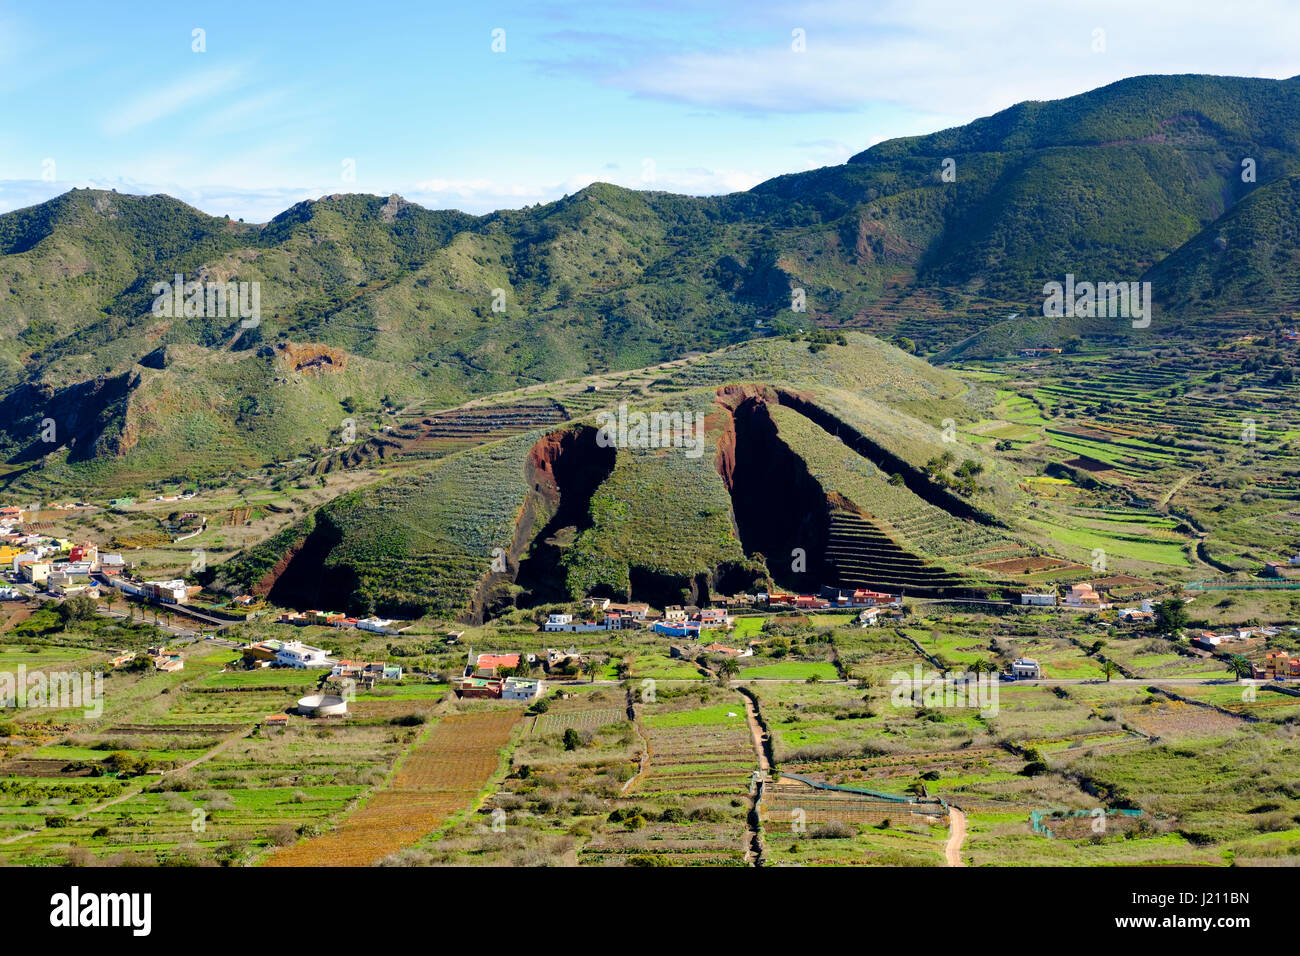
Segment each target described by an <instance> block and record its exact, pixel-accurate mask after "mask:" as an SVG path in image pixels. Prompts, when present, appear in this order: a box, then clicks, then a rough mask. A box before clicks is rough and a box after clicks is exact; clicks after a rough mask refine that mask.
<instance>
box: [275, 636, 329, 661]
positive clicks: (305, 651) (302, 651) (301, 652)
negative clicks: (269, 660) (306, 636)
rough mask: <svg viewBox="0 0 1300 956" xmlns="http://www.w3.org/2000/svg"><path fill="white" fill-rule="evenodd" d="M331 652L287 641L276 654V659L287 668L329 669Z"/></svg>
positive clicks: (300, 642) (298, 642)
mask: <svg viewBox="0 0 1300 956" xmlns="http://www.w3.org/2000/svg"><path fill="white" fill-rule="evenodd" d="M328 657H329V651H326V650H323V649H322V648H319V647H312V646H311V645H309V644H304V643H303V642H302V641H285V642H284V643H283V644H281V645H280V649H279V650H278V651H276V652H275V659H276V661H277V662H278V663H280V664H283V665H284V666H285V667H298V668H305V667H329V666H330V662H329V660H327V658H328Z"/></svg>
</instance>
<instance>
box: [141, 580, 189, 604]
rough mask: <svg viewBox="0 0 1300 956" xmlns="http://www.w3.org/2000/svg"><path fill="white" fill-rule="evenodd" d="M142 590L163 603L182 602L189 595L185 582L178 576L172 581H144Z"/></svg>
mask: <svg viewBox="0 0 1300 956" xmlns="http://www.w3.org/2000/svg"><path fill="white" fill-rule="evenodd" d="M144 590H145V594H147V595H148V596H149V597H151V598H153V599H154V600H156V601H162V602H163V603H164V604H184V603H185V599H186V598H187V597H189V591H188V590H187V589H186V587H185V582H184V581H182V580H181V579H180V578H176V579H175V580H173V581H146V582H144Z"/></svg>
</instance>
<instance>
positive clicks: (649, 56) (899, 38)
mask: <svg viewBox="0 0 1300 956" xmlns="http://www.w3.org/2000/svg"><path fill="white" fill-rule="evenodd" d="M756 19H760V18H759V17H758V16H757V15H756ZM782 21H784V24H788V27H786V26H784V25H782V26H780V28H779V29H777V28H776V24H779V23H782ZM761 22H762V24H763V25H764V26H765V27H770V28H772V30H771V34H772V35H774V39H773V40H771V41H768V42H766V43H764V44H762V45H757V46H753V45H751V46H737V45H735V44H734V42H731V43H728V42H727V38H728V37H730V36H732V35H733V34H732V33H731V32H730V31H726V30H719V31H717V34H716V35H717V37H718V38H719V39H718V40H717V41H716V42H715V44H714V45H713V46H711V47H708V46H704V45H703V44H702V43H701V42H698V41H697V42H696V43H695V44H694V48H693V49H689V50H686V51H682V52H671V53H664V52H662V51H661V50H660V48H659V47H653V48H648V51H647V53H646V55H644V56H643V57H642V58H640V59H639V60H633V61H631V62H627V61H623V62H621V63H619V64H618V65H617V66H610V67H609V68H608V69H607V71H606V72H605V73H604V74H603V75H600V80H601V82H603V83H605V84H606V85H608V86H612V87H616V88H620V89H624V90H627V91H628V92H630V93H633V94H636V95H640V96H646V97H651V98H656V99H663V100H668V101H672V102H677V103H685V104H689V105H692V106H696V107H701V108H709V109H720V110H729V111H738V112H742V113H754V114H770V113H781V112H787V113H807V112H815V111H827V112H831V111H835V112H854V111H858V110H862V109H864V108H867V107H869V106H871V105H873V104H880V103H890V104H894V105H896V106H899V107H902V108H904V109H907V110H910V111H914V112H917V113H920V114H925V115H929V116H932V117H936V118H943V119H945V120H946V121H947V122H949V123H955V122H965V121H967V120H969V119H971V118H973V117H975V116H978V115H984V114H988V113H992V112H995V111H997V110H1000V109H1003V108H1005V107H1007V106H1010V105H1012V104H1014V103H1016V102H1020V101H1022V100H1026V99H1048V98H1057V97H1062V96H1069V95H1072V94H1075V93H1079V92H1082V91H1084V90H1088V89H1092V88H1094V87H1096V86H1100V85H1104V84H1106V83H1109V82H1113V81H1115V80H1118V79H1121V78H1123V77H1125V76H1133V75H1137V74H1144V73H1190V72H1196V73H1220V74H1229V75H1249V76H1267V77H1273V78H1284V77H1288V76H1292V75H1295V74H1296V73H1300V53H1297V51H1296V49H1295V45H1294V37H1295V36H1296V35H1297V34H1298V33H1300V8H1297V7H1296V6H1295V5H1294V4H1288V3H1286V2H1285V0H1256V2H1254V3H1250V2H1245V3H1238V4H1234V5H1230V6H1229V5H1223V4H1217V3H1216V4H1210V3H1202V4H1196V3H1193V2H1191V0H1179V2H1173V0H1156V2H1151V3H1146V4H1133V3H1131V2H1128V0H1087V2H1083V0H1064V2H1057V3H1053V4H1052V5H1050V6H1048V5H1044V4H1041V3H1034V4H1024V3H1018V2H1003V3H994V2H989V3H981V4H972V5H969V6H965V7H962V6H959V5H957V4H953V3H950V2H942V0H886V2H882V3H872V4H862V3H859V2H847V0H846V2H840V0H823V2H805V3H783V4H780V5H778V6H768V7H767V8H766V9H764V10H763V11H762V14H761ZM795 28H798V29H802V30H804V31H805V36H806V49H805V51H804V52H795V51H794V50H792V48H791V42H790V39H789V37H790V31H791V30H793V29H795ZM1096 29H1101V30H1104V31H1105V50H1104V51H1103V52H1094V50H1093V40H1094V34H1093V31H1094V30H1096ZM580 68H581V69H582V70H584V71H588V72H589V71H590V68H591V67H590V64H589V63H584V64H581V66H580Z"/></svg>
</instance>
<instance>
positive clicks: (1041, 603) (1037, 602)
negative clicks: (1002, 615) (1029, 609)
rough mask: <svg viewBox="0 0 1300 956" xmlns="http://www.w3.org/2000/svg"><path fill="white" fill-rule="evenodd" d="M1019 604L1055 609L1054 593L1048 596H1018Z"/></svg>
mask: <svg viewBox="0 0 1300 956" xmlns="http://www.w3.org/2000/svg"><path fill="white" fill-rule="evenodd" d="M1020 603H1021V604H1032V605H1034V606H1036V607H1056V592H1055V591H1053V592H1052V593H1050V594H1022V595H1020Z"/></svg>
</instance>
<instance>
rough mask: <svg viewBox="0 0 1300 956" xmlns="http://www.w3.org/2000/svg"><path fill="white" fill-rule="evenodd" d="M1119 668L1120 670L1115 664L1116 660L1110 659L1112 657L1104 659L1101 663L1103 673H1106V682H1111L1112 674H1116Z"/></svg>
mask: <svg viewBox="0 0 1300 956" xmlns="http://www.w3.org/2000/svg"><path fill="white" fill-rule="evenodd" d="M1118 670H1119V668H1117V667H1116V666H1115V662H1114V661H1112V660H1110V659H1107V660H1104V661H1102V663H1101V672H1102V673H1103V674H1105V675H1106V683H1107V684H1109V683H1110V679H1111V677H1112V676H1113V675H1114V674H1115V673H1116V672H1117V671H1118Z"/></svg>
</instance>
